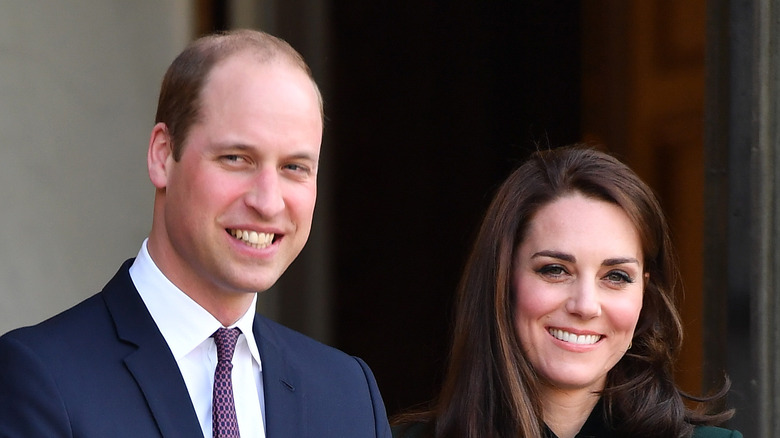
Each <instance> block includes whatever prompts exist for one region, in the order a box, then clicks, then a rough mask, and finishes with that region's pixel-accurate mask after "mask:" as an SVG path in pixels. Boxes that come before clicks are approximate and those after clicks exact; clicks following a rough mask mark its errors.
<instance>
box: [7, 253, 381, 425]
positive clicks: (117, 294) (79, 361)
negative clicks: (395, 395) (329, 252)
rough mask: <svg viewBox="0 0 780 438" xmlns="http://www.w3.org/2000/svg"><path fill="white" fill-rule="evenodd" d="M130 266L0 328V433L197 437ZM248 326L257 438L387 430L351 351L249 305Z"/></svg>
mask: <svg viewBox="0 0 780 438" xmlns="http://www.w3.org/2000/svg"><path fill="white" fill-rule="evenodd" d="M131 264H132V260H128V261H127V262H126V263H125V264H124V265H123V266H122V268H121V269H120V270H119V272H118V273H117V274H116V275H115V276H114V278H113V279H112V280H111V281H110V282H109V283H108V284H107V285H106V286H105V288H104V289H103V291H102V292H100V293H98V294H96V295H94V296H92V297H91V298H88V299H86V300H85V301H83V302H81V303H80V304H78V305H76V306H75V307H73V308H71V309H69V310H66V311H65V312H63V313H61V314H59V315H57V316H55V317H53V318H51V319H49V320H47V321H44V322H42V323H40V324H38V325H36V326H33V327H26V328H21V329H17V330H14V331H11V332H9V333H7V334H5V335H3V336H2V337H0V437H83V438H88V437H101V438H102V437H133V438H138V437H144V438H148V437H182V438H193V437H202V436H203V434H202V432H201V429H200V425H199V423H198V419H197V416H196V414H195V410H194V409H193V407H192V402H191V401H190V398H189V393H188V392H187V388H186V386H185V383H184V379H183V378H182V376H181V373H180V372H179V368H178V366H177V364H176V361H175V360H174V358H173V355H172V353H171V351H170V349H169V348H168V345H167V344H166V342H165V339H164V338H163V336H162V334H161V333H160V331H159V330H158V329H157V326H156V324H155V323H154V320H153V319H152V317H151V315H150V314H149V312H148V311H147V310H146V306H145V305H144V303H143V301H142V300H141V298H140V296H139V295H138V292H137V291H136V289H135V287H134V285H133V283H132V281H131V279H130V274H129V272H128V269H129V267H130V265H131ZM253 331H254V335H255V339H256V340H257V343H258V349H259V351H260V357H261V359H262V361H263V389H264V392H265V413H266V436H267V437H268V438H302V437H312V438H314V437H316V438H325V437H333V438H345V437H347V438H359V437H380V438H390V428H389V426H388V422H387V416H386V413H385V408H384V404H383V403H382V398H381V396H380V395H379V391H378V389H377V385H376V381H375V380H374V376H373V374H372V373H371V371H370V370H369V368H368V366H366V364H365V363H364V362H363V361H362V360H360V359H358V358H355V357H351V356H348V355H346V354H344V353H342V352H340V351H338V350H336V349H334V348H331V347H328V346H325V345H323V344H320V343H318V342H316V341H314V340H312V339H310V338H308V337H306V336H304V335H301V334H299V333H297V332H295V331H293V330H290V329H288V328H286V327H284V326H282V325H279V324H277V323H274V322H273V321H271V320H269V319H267V318H264V317H262V316H259V315H258V316H256V317H255V322H254V327H253ZM258 421H259V419H258Z"/></svg>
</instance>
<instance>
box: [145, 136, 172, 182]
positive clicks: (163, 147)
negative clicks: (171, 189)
mask: <svg viewBox="0 0 780 438" xmlns="http://www.w3.org/2000/svg"><path fill="white" fill-rule="evenodd" d="M172 163H173V144H172V143H171V136H170V134H169V133H168V126H166V125H165V123H162V122H160V123H157V124H156V125H154V128H152V135H151V138H150V139H149V150H148V151H147V154H146V165H147V167H148V168H149V179H150V180H152V184H154V186H155V187H157V188H158V189H164V188H165V187H166V186H167V185H168V172H169V171H170V166H171V164H172Z"/></svg>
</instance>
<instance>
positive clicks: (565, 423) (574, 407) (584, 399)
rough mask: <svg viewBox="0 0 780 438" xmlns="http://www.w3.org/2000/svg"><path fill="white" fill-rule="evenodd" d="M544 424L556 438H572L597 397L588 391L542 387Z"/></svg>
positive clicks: (583, 422) (586, 417)
mask: <svg viewBox="0 0 780 438" xmlns="http://www.w3.org/2000/svg"><path fill="white" fill-rule="evenodd" d="M541 396H542V409H543V410H544V422H545V424H547V427H549V428H550V430H552V431H553V433H555V435H556V436H558V438H574V436H575V435H577V432H579V431H580V429H582V425H583V424H585V421H586V420H587V419H588V416H589V415H590V413H591V411H593V407H594V406H596V403H598V401H599V395H598V394H594V393H593V392H591V391H589V390H578V391H565V390H561V389H557V388H550V387H542V391H541Z"/></svg>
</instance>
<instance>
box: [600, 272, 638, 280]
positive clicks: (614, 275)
mask: <svg viewBox="0 0 780 438" xmlns="http://www.w3.org/2000/svg"><path fill="white" fill-rule="evenodd" d="M604 278H606V279H607V281H609V282H611V283H633V282H634V279H633V278H631V276H630V275H628V274H626V273H625V272H623V271H611V272H609V273H608V274H607V275H606V277H604Z"/></svg>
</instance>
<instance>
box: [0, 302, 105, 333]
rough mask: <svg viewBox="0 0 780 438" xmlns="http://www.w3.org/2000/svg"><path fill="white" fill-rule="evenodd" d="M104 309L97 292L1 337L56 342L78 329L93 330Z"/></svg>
mask: <svg viewBox="0 0 780 438" xmlns="http://www.w3.org/2000/svg"><path fill="white" fill-rule="evenodd" d="M104 309H105V306H104V305H103V302H102V300H101V298H100V293H97V294H94V295H92V296H91V297H89V298H86V299H85V300H83V301H81V302H80V303H78V304H76V305H74V306H73V307H70V308H69V309H66V310H64V311H62V312H60V313H58V314H56V315H54V316H52V317H50V318H48V319H46V320H44V321H42V322H39V323H37V324H34V325H30V326H26V327H20V328H17V329H14V330H11V331H9V332H8V333H6V334H4V335H3V336H2V338H3V339H15V340H17V341H21V342H27V343H33V344H41V343H48V342H58V338H59V337H62V336H74V333H73V332H74V331H78V330H79V329H83V330H85V331H93V328H94V324H95V323H97V322H98V320H99V319H100V313H101V312H102V313H105V312H103V310H104ZM90 326H92V327H93V328H90Z"/></svg>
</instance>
